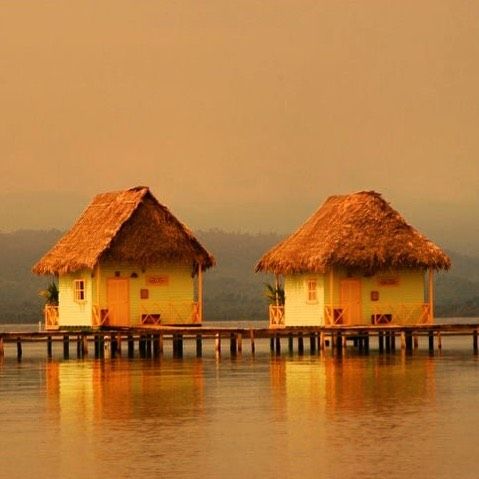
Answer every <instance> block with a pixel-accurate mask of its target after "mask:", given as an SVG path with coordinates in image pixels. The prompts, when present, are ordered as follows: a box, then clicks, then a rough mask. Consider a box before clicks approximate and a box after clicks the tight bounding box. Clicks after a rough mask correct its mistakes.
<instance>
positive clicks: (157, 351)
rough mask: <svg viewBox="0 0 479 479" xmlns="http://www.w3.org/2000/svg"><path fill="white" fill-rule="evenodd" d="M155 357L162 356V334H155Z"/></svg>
mask: <svg viewBox="0 0 479 479" xmlns="http://www.w3.org/2000/svg"><path fill="white" fill-rule="evenodd" d="M153 357H154V358H159V357H160V335H159V334H154V335H153Z"/></svg>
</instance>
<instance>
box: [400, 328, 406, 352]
mask: <svg viewBox="0 0 479 479" xmlns="http://www.w3.org/2000/svg"><path fill="white" fill-rule="evenodd" d="M400 335H401V349H406V333H405V332H404V331H401V333H400Z"/></svg>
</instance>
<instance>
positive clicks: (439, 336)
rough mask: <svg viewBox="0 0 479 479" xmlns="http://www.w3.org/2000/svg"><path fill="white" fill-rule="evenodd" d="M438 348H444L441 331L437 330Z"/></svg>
mask: <svg viewBox="0 0 479 479" xmlns="http://www.w3.org/2000/svg"><path fill="white" fill-rule="evenodd" d="M437 349H439V350H441V349H442V340H441V331H438V332H437Z"/></svg>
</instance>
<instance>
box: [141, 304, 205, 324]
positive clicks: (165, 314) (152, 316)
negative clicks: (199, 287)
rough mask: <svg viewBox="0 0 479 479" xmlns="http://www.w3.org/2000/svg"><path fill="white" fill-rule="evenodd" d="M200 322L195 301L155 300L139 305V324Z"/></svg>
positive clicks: (197, 305)
mask: <svg viewBox="0 0 479 479" xmlns="http://www.w3.org/2000/svg"><path fill="white" fill-rule="evenodd" d="M199 322H200V310H199V304H198V302H196V301H155V302H152V303H149V304H148V306H142V307H141V324H145V325H147V324H168V323H171V324H182V323H187V324H189V323H193V324H198V323H199Z"/></svg>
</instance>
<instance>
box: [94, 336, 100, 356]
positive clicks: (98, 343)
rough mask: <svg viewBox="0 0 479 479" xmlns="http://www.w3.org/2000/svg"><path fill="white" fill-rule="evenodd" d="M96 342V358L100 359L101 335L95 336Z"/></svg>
mask: <svg viewBox="0 0 479 479" xmlns="http://www.w3.org/2000/svg"><path fill="white" fill-rule="evenodd" d="M94 342H95V358H99V357H100V335H99V334H95V336H94Z"/></svg>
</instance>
